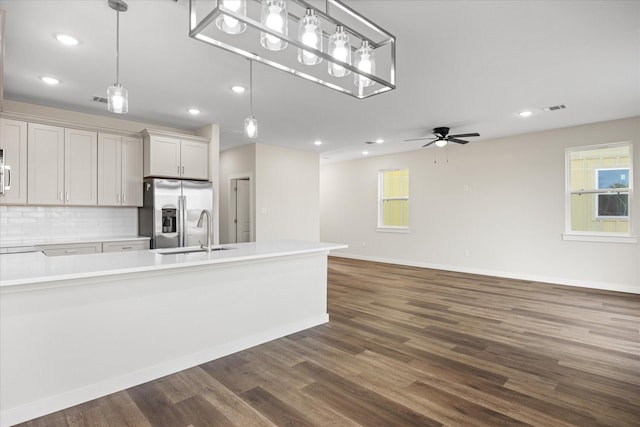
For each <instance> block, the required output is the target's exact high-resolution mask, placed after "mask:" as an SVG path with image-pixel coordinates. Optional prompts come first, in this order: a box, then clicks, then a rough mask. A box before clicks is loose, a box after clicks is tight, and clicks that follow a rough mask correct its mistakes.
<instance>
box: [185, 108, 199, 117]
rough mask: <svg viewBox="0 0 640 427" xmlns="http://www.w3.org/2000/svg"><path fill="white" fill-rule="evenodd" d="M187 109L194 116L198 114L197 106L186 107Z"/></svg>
mask: <svg viewBox="0 0 640 427" xmlns="http://www.w3.org/2000/svg"><path fill="white" fill-rule="evenodd" d="M187 111H188V112H189V114H193V115H194V116H197V115H198V114H200V110H198V109H197V108H188V109H187Z"/></svg>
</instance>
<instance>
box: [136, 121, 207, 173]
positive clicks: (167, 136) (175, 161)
mask: <svg viewBox="0 0 640 427" xmlns="http://www.w3.org/2000/svg"><path fill="white" fill-rule="evenodd" d="M142 134H143V136H144V176H145V177H149V176H151V177H165V178H184V179H203V180H207V179H209V140H208V139H206V138H200V137H196V136H186V135H179V134H172V133H170V132H161V131H151V130H148V129H145V130H144V131H143V133H142Z"/></svg>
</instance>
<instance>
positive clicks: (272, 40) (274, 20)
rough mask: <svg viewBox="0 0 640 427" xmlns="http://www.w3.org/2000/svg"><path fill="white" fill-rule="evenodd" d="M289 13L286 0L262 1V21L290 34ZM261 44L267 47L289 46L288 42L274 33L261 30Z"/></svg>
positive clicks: (279, 47)
mask: <svg viewBox="0 0 640 427" xmlns="http://www.w3.org/2000/svg"><path fill="white" fill-rule="evenodd" d="M287 21H288V15H287V2H286V1H285V0H264V1H263V2H262V13H261V15H260V23H261V24H262V25H264V26H266V27H268V28H270V29H272V30H273V31H275V32H277V33H280V34H283V35H285V36H286V35H288V34H289V33H288V26H287ZM260 44H262V46H263V47H264V48H265V49H269V50H282V49H284V48H286V47H287V44H288V43H287V42H286V41H284V40H282V39H281V38H278V37H276V36H274V35H272V34H269V33H265V32H261V33H260Z"/></svg>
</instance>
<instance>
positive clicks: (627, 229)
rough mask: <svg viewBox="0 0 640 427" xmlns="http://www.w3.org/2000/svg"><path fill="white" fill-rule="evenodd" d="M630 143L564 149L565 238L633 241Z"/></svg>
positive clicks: (634, 239)
mask: <svg viewBox="0 0 640 427" xmlns="http://www.w3.org/2000/svg"><path fill="white" fill-rule="evenodd" d="M631 154H632V153H631V144H630V143H621V144H606V145H598V146H593V147H578V148H571V149H567V190H566V197H567V201H566V206H567V214H566V232H565V235H564V238H565V240H594V241H619V242H627V241H628V242H636V241H637V239H636V238H635V237H633V236H632V233H631V231H632V230H631V221H630V219H631V214H632V213H631V198H632V195H633V189H632V187H633V180H632V173H633V171H632V161H631V159H632V158H633V156H632V155H631Z"/></svg>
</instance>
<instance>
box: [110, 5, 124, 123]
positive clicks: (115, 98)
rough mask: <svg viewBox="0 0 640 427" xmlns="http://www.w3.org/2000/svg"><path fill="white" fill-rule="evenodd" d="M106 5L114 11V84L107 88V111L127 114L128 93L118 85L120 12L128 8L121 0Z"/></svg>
mask: <svg viewBox="0 0 640 427" xmlns="http://www.w3.org/2000/svg"><path fill="white" fill-rule="evenodd" d="M108 3H109V7H110V8H112V9H113V10H115V11H116V82H115V83H114V84H112V85H111V86H109V87H108V88H107V110H108V111H110V112H112V113H117V114H126V113H127V112H129V92H128V91H127V89H125V88H124V87H123V86H122V85H121V84H120V12H126V11H127V9H128V6H127V4H126V3H125V2H124V1H122V0H108Z"/></svg>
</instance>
